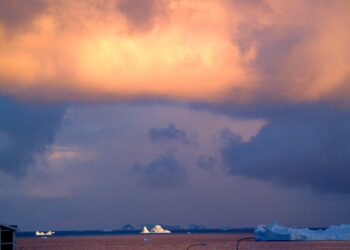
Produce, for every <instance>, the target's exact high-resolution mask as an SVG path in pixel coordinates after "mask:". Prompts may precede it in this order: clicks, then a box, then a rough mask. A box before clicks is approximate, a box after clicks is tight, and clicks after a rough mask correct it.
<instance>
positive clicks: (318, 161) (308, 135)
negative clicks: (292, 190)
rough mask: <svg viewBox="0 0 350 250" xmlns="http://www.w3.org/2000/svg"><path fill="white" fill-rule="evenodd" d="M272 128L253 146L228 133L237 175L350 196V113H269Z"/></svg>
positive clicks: (309, 109)
mask: <svg viewBox="0 0 350 250" xmlns="http://www.w3.org/2000/svg"><path fill="white" fill-rule="evenodd" d="M268 114H269V115H268V117H269V123H268V124H267V125H265V127H263V128H262V130H261V131H260V133H259V134H258V135H257V136H256V137H255V138H253V139H252V140H251V141H250V142H248V143H243V142H242V141H241V140H240V138H239V136H237V135H234V134H232V133H228V132H227V131H225V132H224V133H223V134H222V140H223V147H222V150H221V153H222V156H223V159H224V161H225V162H226V164H227V165H228V166H229V171H230V173H231V174H232V175H242V176H246V177H252V178H257V179H263V180H267V181H271V182H273V183H276V184H278V185H282V186H292V187H307V188H311V189H313V190H315V191H317V192H324V193H329V192H335V193H350V182H349V180H350V112H349V111H347V110H342V109H337V108H331V107H327V106H323V105H319V106H298V107H292V108H287V109H281V110H280V111H278V112H271V113H268Z"/></svg>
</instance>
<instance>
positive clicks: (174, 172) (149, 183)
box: [132, 155, 187, 189]
mask: <svg viewBox="0 0 350 250" xmlns="http://www.w3.org/2000/svg"><path fill="white" fill-rule="evenodd" d="M132 174H133V175H134V176H135V177H136V178H137V179H138V181H139V183H140V184H141V185H143V186H146V187H150V188H156V189H158V188H160V189H163V188H165V189H169V188H176V187H179V186H182V185H184V184H185V183H186V181H187V172H186V170H185V168H183V167H182V166H181V165H180V164H179V163H178V162H177V161H176V159H175V158H174V157H173V156H171V155H162V156H160V157H158V158H156V159H154V160H153V161H152V162H150V163H149V164H146V165H142V164H135V166H134V168H133V169H132Z"/></svg>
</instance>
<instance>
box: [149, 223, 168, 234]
mask: <svg viewBox="0 0 350 250" xmlns="http://www.w3.org/2000/svg"><path fill="white" fill-rule="evenodd" d="M150 233H154V234H170V233H171V232H170V231H169V230H166V229H163V228H162V226H161V225H155V226H154V228H152V229H151V231H150Z"/></svg>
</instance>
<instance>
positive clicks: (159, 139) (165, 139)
mask: <svg viewBox="0 0 350 250" xmlns="http://www.w3.org/2000/svg"><path fill="white" fill-rule="evenodd" d="M148 135H149V138H150V140H151V141H152V142H153V143H160V144H164V143H172V142H175V143H176V142H180V143H182V144H185V145H196V141H195V139H194V138H193V136H190V135H189V134H188V133H186V131H185V130H182V129H178V128H176V126H175V125H174V124H173V123H169V125H168V126H167V127H165V128H151V129H150V130H149V131H148Z"/></svg>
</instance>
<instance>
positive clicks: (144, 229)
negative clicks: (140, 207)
mask: <svg viewBox="0 0 350 250" xmlns="http://www.w3.org/2000/svg"><path fill="white" fill-rule="evenodd" d="M141 234H149V231H148V228H147V227H146V226H143V228H142V231H141Z"/></svg>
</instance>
